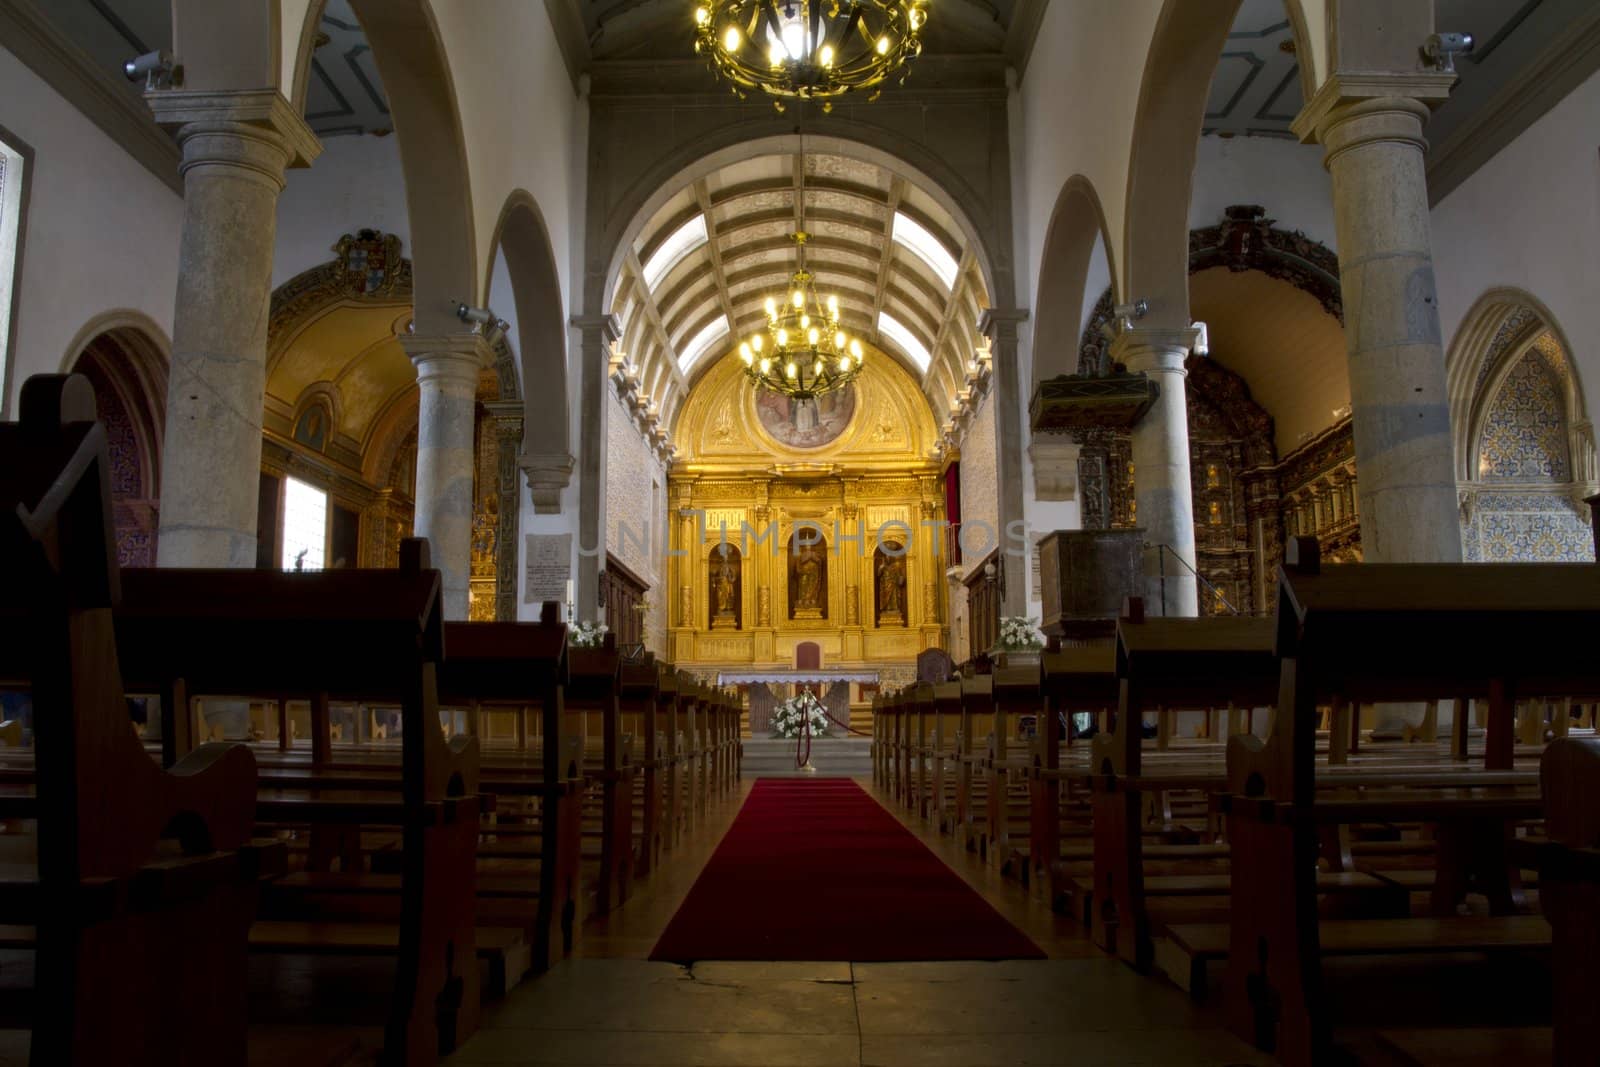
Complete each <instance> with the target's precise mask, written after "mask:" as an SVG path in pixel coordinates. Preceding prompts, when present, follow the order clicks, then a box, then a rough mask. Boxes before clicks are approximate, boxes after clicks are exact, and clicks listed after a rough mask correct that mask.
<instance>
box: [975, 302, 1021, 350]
mask: <svg viewBox="0 0 1600 1067" xmlns="http://www.w3.org/2000/svg"><path fill="white" fill-rule="evenodd" d="M1027 320H1028V309H1027V308H984V309H983V310H982V311H980V312H978V332H979V333H981V334H982V335H983V336H985V337H987V338H988V339H989V340H990V341H991V342H992V343H994V344H997V345H998V344H1005V343H1010V344H1015V343H1016V342H1017V327H1019V326H1021V325H1022V324H1023V323H1024V322H1026V321H1027Z"/></svg>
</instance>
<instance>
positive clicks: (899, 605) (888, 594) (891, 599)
mask: <svg viewBox="0 0 1600 1067" xmlns="http://www.w3.org/2000/svg"><path fill="white" fill-rule="evenodd" d="M873 560H874V563H875V567H874V570H875V572H876V575H877V591H878V613H877V621H878V625H879V626H904V625H905V623H906V560H905V549H904V547H903V546H901V545H900V544H898V543H896V542H894V541H886V542H884V543H883V544H882V545H880V546H878V550H877V551H876V552H874V553H873Z"/></svg>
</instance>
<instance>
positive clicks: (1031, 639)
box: [993, 615, 1044, 652]
mask: <svg viewBox="0 0 1600 1067" xmlns="http://www.w3.org/2000/svg"><path fill="white" fill-rule="evenodd" d="M1043 647H1044V635H1043V634H1042V633H1040V632H1039V623H1038V620H1036V619H1028V618H1024V617H1023V616H1021V615H1007V616H1006V617H1004V618H1002V619H1001V620H1000V637H999V639H998V640H996V641H995V644H994V649H993V651H995V652H1037V651H1038V650H1039V649H1041V648H1043Z"/></svg>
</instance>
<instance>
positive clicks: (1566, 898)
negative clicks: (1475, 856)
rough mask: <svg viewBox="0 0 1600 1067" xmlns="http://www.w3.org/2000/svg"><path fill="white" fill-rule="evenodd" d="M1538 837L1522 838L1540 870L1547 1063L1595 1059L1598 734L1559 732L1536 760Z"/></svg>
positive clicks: (1599, 905)
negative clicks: (1547, 948) (1550, 1021)
mask: <svg viewBox="0 0 1600 1067" xmlns="http://www.w3.org/2000/svg"><path fill="white" fill-rule="evenodd" d="M1539 779H1540V785H1541V789H1542V792H1543V795H1544V807H1545V823H1544V831H1545V839H1544V840H1541V841H1537V842H1528V843H1527V846H1528V847H1526V848H1525V849H1524V850H1523V854H1524V855H1525V856H1527V857H1528V858H1527V861H1526V862H1527V863H1528V864H1529V865H1531V866H1534V867H1535V868H1536V869H1537V870H1538V871H1539V906H1540V908H1541V909H1542V910H1543V912H1544V916H1545V918H1546V919H1548V920H1549V922H1550V926H1551V928H1552V932H1553V934H1554V936H1553V938H1552V943H1551V944H1552V947H1551V971H1552V989H1551V994H1552V995H1551V998H1550V1005H1551V1009H1552V1014H1553V1015H1554V1018H1555V1044H1554V1050H1553V1052H1554V1054H1553V1056H1552V1058H1551V1062H1552V1063H1554V1064H1557V1065H1565V1064H1576V1063H1594V1062H1595V1059H1596V1056H1597V1054H1600V1017H1597V1016H1596V1014H1595V1011H1594V990H1595V988H1596V983H1597V982H1600V796H1597V795H1596V790H1597V789H1600V738H1594V737H1587V738H1576V737H1563V738H1558V739H1557V740H1555V741H1552V742H1551V743H1550V746H1549V748H1547V749H1545V752H1544V756H1543V758H1541V759H1540V761H1539Z"/></svg>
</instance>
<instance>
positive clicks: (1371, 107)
mask: <svg viewBox="0 0 1600 1067" xmlns="http://www.w3.org/2000/svg"><path fill="white" fill-rule="evenodd" d="M1454 81H1455V75H1454V74H1446V73H1416V72H1408V73H1395V74H1391V73H1381V72H1380V73H1366V72H1341V73H1337V74H1335V75H1334V76H1333V77H1332V78H1330V79H1329V80H1328V82H1327V83H1326V84H1324V86H1323V87H1322V89H1321V90H1320V91H1319V92H1318V93H1317V95H1316V97H1315V98H1313V99H1312V101H1311V103H1310V104H1308V105H1307V106H1306V109H1305V110H1304V111H1303V112H1301V114H1300V116H1299V117H1298V118H1297V119H1296V120H1295V125H1294V129H1295V132H1296V133H1297V134H1298V135H1299V136H1300V138H1301V139H1302V140H1307V141H1309V140H1313V139H1314V140H1316V141H1318V142H1320V143H1321V144H1322V146H1323V148H1324V150H1325V162H1326V165H1327V168H1328V172H1329V174H1330V175H1332V178H1333V204H1334V214H1335V221H1336V224H1337V228H1338V235H1339V273H1340V282H1341V285H1342V287H1343V291H1344V310H1345V343H1346V346H1347V349H1348V351H1349V356H1350V403H1351V408H1352V413H1351V418H1352V422H1353V430H1354V436H1355V452H1356V470H1357V472H1358V474H1359V482H1358V484H1357V490H1358V493H1359V500H1358V503H1357V508H1356V510H1357V512H1358V514H1359V515H1360V520H1361V548H1362V555H1363V558H1365V559H1366V560H1367V561H1369V562H1373V563H1420V562H1455V561H1459V560H1460V559H1461V531H1460V522H1459V518H1458V513H1457V508H1456V482H1455V467H1454V460H1453V454H1452V451H1451V442H1450V408H1449V400H1448V398H1447V396H1446V393H1445V366H1444V349H1443V347H1442V344H1441V341H1440V330H1439V307H1438V299H1437V296H1436V292H1435V286H1434V273H1433V248H1432V238H1431V233H1430V230H1429V215H1428V185H1427V179H1426V176H1425V172H1424V168H1423V163H1424V153H1425V152H1426V150H1427V141H1426V140H1424V138H1423V136H1422V125H1423V123H1424V122H1425V121H1426V120H1427V118H1428V114H1429V107H1430V105H1431V106H1437V104H1438V103H1440V102H1442V101H1443V100H1444V99H1445V98H1446V97H1447V96H1448V95H1449V91H1450V86H1451V85H1452V84H1453V83H1454Z"/></svg>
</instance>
